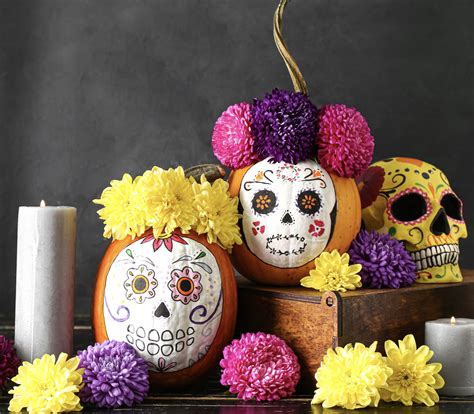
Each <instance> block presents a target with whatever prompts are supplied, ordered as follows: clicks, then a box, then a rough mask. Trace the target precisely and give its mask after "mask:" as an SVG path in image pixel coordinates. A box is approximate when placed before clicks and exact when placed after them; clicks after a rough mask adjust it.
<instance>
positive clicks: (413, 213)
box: [391, 193, 428, 222]
mask: <svg viewBox="0 0 474 414" xmlns="http://www.w3.org/2000/svg"><path fill="white" fill-rule="evenodd" d="M427 211H428V206H427V204H426V200H425V198H424V197H423V196H422V195H421V194H418V193H408V194H404V195H402V196H400V197H399V198H397V199H396V200H395V201H394V202H393V203H392V206H391V213H392V216H393V217H394V218H395V220H398V221H402V222H408V221H414V220H418V219H419V218H420V217H423V216H424V215H425V214H426V212H427Z"/></svg>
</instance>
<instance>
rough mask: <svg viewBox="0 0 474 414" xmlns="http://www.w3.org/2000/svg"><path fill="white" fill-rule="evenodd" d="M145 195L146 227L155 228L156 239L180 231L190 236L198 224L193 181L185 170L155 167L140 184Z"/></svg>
mask: <svg viewBox="0 0 474 414" xmlns="http://www.w3.org/2000/svg"><path fill="white" fill-rule="evenodd" d="M139 186H140V187H141V188H142V190H143V192H144V194H145V200H146V203H145V209H146V225H147V226H148V227H153V235H154V236H155V238H159V237H167V236H169V235H170V234H171V233H172V232H173V230H175V229H177V228H180V229H181V231H182V232H183V233H189V230H191V226H192V225H193V224H194V223H195V221H196V213H195V211H194V208H193V203H192V199H193V190H192V185H191V181H190V180H189V179H187V178H186V177H185V175H184V170H183V168H182V167H178V168H176V169H173V168H170V169H169V170H167V171H166V170H163V169H161V168H158V167H153V168H152V169H151V170H150V171H146V172H145V173H144V174H143V177H142V178H141V180H140V181H139Z"/></svg>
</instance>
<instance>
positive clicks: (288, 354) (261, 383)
mask: <svg viewBox="0 0 474 414" xmlns="http://www.w3.org/2000/svg"><path fill="white" fill-rule="evenodd" d="M220 366H221V367H222V375H221V384H222V385H229V386H230V392H232V393H234V394H237V397H238V398H242V399H244V400H251V399H254V398H255V399H256V400H257V401H274V400H279V399H280V398H284V397H289V396H290V395H292V394H293V393H294V392H295V388H296V385H297V384H298V381H299V379H300V365H299V363H298V358H297V357H296V355H295V353H294V352H293V351H292V350H291V348H290V347H289V346H288V345H287V344H286V342H285V341H283V339H280V338H278V337H277V336H275V335H270V334H264V333H262V332H258V333H246V334H243V335H242V337H241V338H240V339H239V340H237V339H234V340H233V341H232V343H231V344H230V345H227V346H226V347H225V348H224V358H223V359H222V360H221V362H220Z"/></svg>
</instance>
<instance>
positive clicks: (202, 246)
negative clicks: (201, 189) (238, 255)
mask: <svg viewBox="0 0 474 414" xmlns="http://www.w3.org/2000/svg"><path fill="white" fill-rule="evenodd" d="M178 172H179V173H182V169H181V170H178ZM159 173H160V174H161V175H162V176H161V177H160V180H162V181H163V182H165V181H166V179H167V177H166V172H159ZM178 176H179V174H178ZM221 181H222V180H221ZM222 182H223V183H224V184H226V183H225V182H224V181H222ZM185 184H189V182H187V181H186V179H185V178H184V176H183V177H182V182H181V185H185ZM140 185H142V184H140ZM194 185H197V184H196V183H195V184H194ZM226 185H227V184H226ZM146 190H147V189H146V188H139V187H137V188H135V189H134V191H135V193H140V194H145V195H144V196H143V197H145V198H147V197H150V195H148V194H147V193H146V192H145V191H146ZM107 191H108V192H109V193H110V192H111V191H113V187H112V188H110V187H109V188H108V189H106V190H104V193H105V194H106V195H107V194H108V193H107ZM152 191H154V190H153V189H152ZM206 191H212V186H208V187H207V188H206ZM104 193H103V196H102V199H101V200H100V201H101V203H102V204H104V205H105V206H106V208H107V207H108V206H109V204H110V203H109V201H108V199H107V198H106V197H105V196H104ZM122 193H123V190H122ZM122 193H121V194H122ZM133 193H134V192H133V191H131V192H130V194H133ZM132 197H133V196H132ZM170 200H171V198H170V197H168V198H167V201H166V203H170V202H171V201H170ZM134 202H135V201H134V199H131V200H129V203H134ZM187 202H188V203H190V204H192V203H193V200H188V201H187ZM108 203H109V204H108ZM121 205H123V204H121ZM133 208H139V206H133ZM156 208H158V209H159V208H163V206H161V207H160V206H159V205H157V206H156ZM176 208H178V207H176ZM144 214H145V213H144ZM193 214H197V212H196V213H193ZM201 214H205V212H202V211H201ZM235 216H236V217H237V208H236V207H235ZM175 217H179V214H176V215H175ZM129 219H130V221H132V220H133V218H132V217H130V218H129ZM191 219H192V217H191ZM175 220H176V219H175ZM153 230H154V229H153V228H150V229H149V230H147V231H145V232H144V233H143V234H137V235H135V236H132V235H128V236H127V237H125V238H123V239H120V240H114V241H113V242H112V243H111V244H110V246H109V248H108V249H107V251H106V253H105V255H104V258H103V259H102V262H101V264H100V267H99V271H98V274H97V279H96V288H95V291H94V299H93V312H92V313H93V327H94V333H95V338H96V340H97V341H98V342H103V341H105V340H107V339H115V340H119V341H123V342H126V343H129V344H130V345H132V346H133V347H134V348H135V350H136V351H137V352H138V353H139V355H140V356H142V357H143V358H144V359H145V360H146V361H147V363H148V365H149V371H150V379H151V382H152V384H155V385H157V386H158V387H160V388H164V387H177V386H184V385H186V384H188V383H191V382H194V381H196V380H197V379H199V378H200V377H202V376H203V375H204V374H206V373H207V372H208V371H209V370H210V369H212V368H213V367H214V366H216V365H217V363H218V360H219V358H220V354H221V352H222V349H223V348H224V346H225V345H226V344H227V343H228V342H229V341H230V340H231V339H232V336H233V331H234V326H235V319H236V312H237V309H236V306H237V298H236V296H237V293H236V292H237V291H236V285H235V280H234V272H233V269H232V265H231V263H230V259H229V255H228V253H227V251H226V249H224V248H223V247H221V246H219V245H218V244H217V243H210V242H209V241H208V238H207V237H206V235H205V234H201V235H198V234H197V233H196V231H194V230H191V231H189V230H188V231H186V233H183V232H182V231H180V230H179V229H175V230H173V231H172V232H171V234H163V235H160V237H156V238H155V235H154V233H153Z"/></svg>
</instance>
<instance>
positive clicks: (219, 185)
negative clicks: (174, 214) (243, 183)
mask: <svg viewBox="0 0 474 414" xmlns="http://www.w3.org/2000/svg"><path fill="white" fill-rule="evenodd" d="M192 186H193V191H194V208H195V209H196V211H197V222H196V224H195V225H194V226H193V230H195V231H196V233H198V234H203V233H207V241H208V242H209V243H218V244H219V245H220V246H222V247H223V248H224V249H230V248H232V245H233V244H235V243H237V244H242V239H241V238H240V229H239V225H238V221H239V218H240V215H239V213H238V203H239V201H238V199H237V197H234V198H232V197H231V196H230V194H229V191H228V190H229V184H228V183H227V182H226V181H224V180H222V179H221V178H219V179H217V180H216V181H214V182H213V183H212V184H211V183H210V182H209V181H207V180H206V178H205V177H204V176H202V177H201V183H197V182H194V183H193V185H192Z"/></svg>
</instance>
